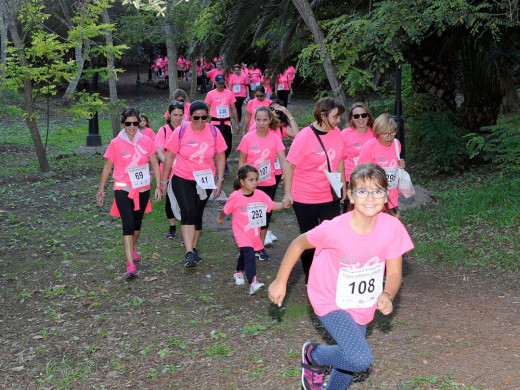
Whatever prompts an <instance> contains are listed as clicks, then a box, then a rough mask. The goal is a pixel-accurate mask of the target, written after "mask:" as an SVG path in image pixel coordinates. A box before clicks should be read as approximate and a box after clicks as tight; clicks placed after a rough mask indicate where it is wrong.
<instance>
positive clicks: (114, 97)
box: [101, 8, 121, 137]
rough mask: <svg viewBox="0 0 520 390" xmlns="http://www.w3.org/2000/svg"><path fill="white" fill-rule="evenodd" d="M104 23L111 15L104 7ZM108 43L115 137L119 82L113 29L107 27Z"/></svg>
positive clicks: (112, 118)
mask: <svg viewBox="0 0 520 390" xmlns="http://www.w3.org/2000/svg"><path fill="white" fill-rule="evenodd" d="M101 15H102V19H103V24H105V25H110V16H109V15H108V8H103V11H102V13H101ZM105 39H106V45H107V67H108V72H109V73H108V89H109V93H110V101H111V102H112V108H111V110H110V118H111V120H112V134H113V135H114V137H116V136H117V134H118V133H119V130H120V127H121V125H120V123H119V119H118V115H117V113H118V111H119V100H118V98H117V84H116V78H117V73H116V66H115V55H114V50H113V49H112V48H113V46H114V42H113V39H112V29H107V31H106V35H105Z"/></svg>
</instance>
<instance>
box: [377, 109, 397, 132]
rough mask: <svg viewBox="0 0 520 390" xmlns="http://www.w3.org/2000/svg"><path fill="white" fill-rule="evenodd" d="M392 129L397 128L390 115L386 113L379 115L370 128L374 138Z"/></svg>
mask: <svg viewBox="0 0 520 390" xmlns="http://www.w3.org/2000/svg"><path fill="white" fill-rule="evenodd" d="M394 130H397V123H396V121H395V119H394V118H393V117H392V115H390V114H388V113H384V114H381V115H379V116H378V117H377V118H376V120H375V121H374V127H373V128H372V131H373V132H374V135H375V136H376V138H379V136H381V135H382V134H385V133H390V132H391V131H394Z"/></svg>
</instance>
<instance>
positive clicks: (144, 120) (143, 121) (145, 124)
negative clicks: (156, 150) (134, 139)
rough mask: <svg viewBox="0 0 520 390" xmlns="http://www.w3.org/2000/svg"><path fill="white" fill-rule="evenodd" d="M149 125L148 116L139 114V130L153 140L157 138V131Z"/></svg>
mask: <svg viewBox="0 0 520 390" xmlns="http://www.w3.org/2000/svg"><path fill="white" fill-rule="evenodd" d="M149 126H150V122H149V121H148V117H147V116H146V115H144V114H141V115H139V131H140V132H141V134H143V135H146V136H147V137H148V138H150V139H151V140H152V141H153V140H155V133H154V131H153V130H152V129H150V127H149Z"/></svg>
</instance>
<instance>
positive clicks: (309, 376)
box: [302, 341, 325, 390]
mask: <svg viewBox="0 0 520 390" xmlns="http://www.w3.org/2000/svg"><path fill="white" fill-rule="evenodd" d="M317 346H318V344H315V343H311V342H309V341H307V342H306V343H305V344H303V348H302V387H303V389H304V390H323V378H324V376H325V367H324V366H320V365H318V364H316V363H315V362H313V361H312V360H309V359H310V356H311V352H312V350H313V349H314V348H316V347H317Z"/></svg>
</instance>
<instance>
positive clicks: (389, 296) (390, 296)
mask: <svg viewBox="0 0 520 390" xmlns="http://www.w3.org/2000/svg"><path fill="white" fill-rule="evenodd" d="M382 294H386V295H388V298H390V300H391V301H392V302H393V301H394V297H393V296H392V294H390V293H389V292H386V291H383V292H382Z"/></svg>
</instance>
